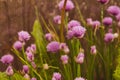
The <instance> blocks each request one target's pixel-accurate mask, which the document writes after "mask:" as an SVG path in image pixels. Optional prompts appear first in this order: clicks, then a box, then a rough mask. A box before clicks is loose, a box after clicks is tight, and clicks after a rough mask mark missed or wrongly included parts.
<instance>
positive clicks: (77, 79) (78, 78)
mask: <svg viewBox="0 0 120 80" xmlns="http://www.w3.org/2000/svg"><path fill="white" fill-rule="evenodd" d="M74 80H85V78H82V77H77V78H75V79H74Z"/></svg>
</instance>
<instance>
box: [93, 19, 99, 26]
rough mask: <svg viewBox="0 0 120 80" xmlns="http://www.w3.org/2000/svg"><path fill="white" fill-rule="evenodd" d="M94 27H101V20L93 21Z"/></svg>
mask: <svg viewBox="0 0 120 80" xmlns="http://www.w3.org/2000/svg"><path fill="white" fill-rule="evenodd" d="M92 27H93V28H96V27H97V28H99V27H100V22H99V21H98V20H96V21H92Z"/></svg>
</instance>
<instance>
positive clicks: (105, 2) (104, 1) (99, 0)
mask: <svg viewBox="0 0 120 80" xmlns="http://www.w3.org/2000/svg"><path fill="white" fill-rule="evenodd" d="M97 1H98V2H100V3H101V4H107V3H108V2H109V0H97Z"/></svg>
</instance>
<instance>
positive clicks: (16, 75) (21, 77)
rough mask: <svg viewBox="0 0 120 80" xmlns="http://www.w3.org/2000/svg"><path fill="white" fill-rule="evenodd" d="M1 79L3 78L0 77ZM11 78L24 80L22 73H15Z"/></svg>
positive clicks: (12, 79)
mask: <svg viewBox="0 0 120 80" xmlns="http://www.w3.org/2000/svg"><path fill="white" fill-rule="evenodd" d="M1 80H3V79H1ZM11 80H26V79H25V78H24V77H23V76H22V75H20V74H18V73H15V74H14V75H13V76H12V77H11Z"/></svg>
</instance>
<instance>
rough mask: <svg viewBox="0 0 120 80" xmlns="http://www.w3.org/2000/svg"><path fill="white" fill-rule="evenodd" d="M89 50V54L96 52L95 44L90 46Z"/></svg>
mask: <svg viewBox="0 0 120 80" xmlns="http://www.w3.org/2000/svg"><path fill="white" fill-rule="evenodd" d="M90 52H91V54H96V53H97V50H96V46H95V45H93V46H91V50H90Z"/></svg>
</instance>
